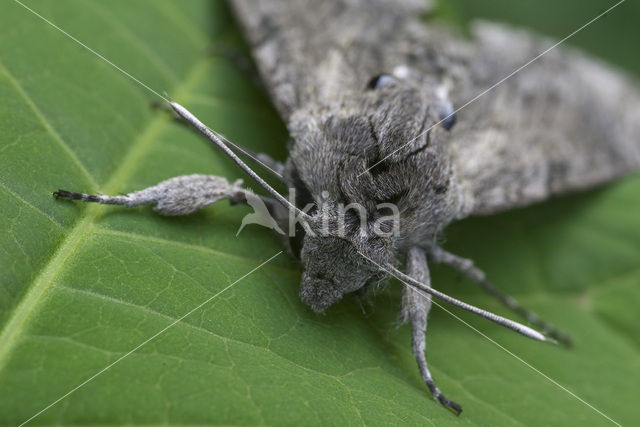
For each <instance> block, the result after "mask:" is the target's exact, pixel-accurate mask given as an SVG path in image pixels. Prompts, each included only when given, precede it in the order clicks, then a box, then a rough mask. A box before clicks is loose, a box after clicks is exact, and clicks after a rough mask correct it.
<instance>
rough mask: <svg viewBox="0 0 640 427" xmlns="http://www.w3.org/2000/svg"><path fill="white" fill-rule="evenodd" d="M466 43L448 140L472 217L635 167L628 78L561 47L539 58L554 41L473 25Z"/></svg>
mask: <svg viewBox="0 0 640 427" xmlns="http://www.w3.org/2000/svg"><path fill="white" fill-rule="evenodd" d="M473 36H474V39H473V44H474V49H473V53H472V55H471V56H470V57H469V63H468V72H467V73H465V74H463V75H462V76H461V78H459V79H458V80H457V82H455V83H454V87H453V88H452V91H451V96H452V98H453V103H454V105H455V107H456V108H460V107H463V106H464V107H463V108H462V110H460V111H459V112H458V113H457V119H458V124H457V125H456V126H455V127H454V128H453V129H452V132H451V141H452V149H453V150H452V152H453V159H454V165H455V167H456V169H457V170H458V173H459V174H460V178H461V179H462V181H463V183H464V186H465V188H467V189H468V194H469V196H470V197H469V198H470V200H471V201H472V203H470V210H471V212H472V213H474V214H489V213H494V212H498V211H502V210H506V209H510V208H514V207H519V206H524V205H527V204H530V203H533V202H536V201H540V200H543V199H546V198H548V197H550V196H553V195H557V194H562V193H566V192H572V191H577V190H580V189H584V188H588V187H592V186H595V185H598V184H601V183H604V182H607V181H609V180H611V179H613V178H616V177H619V176H621V175H624V174H627V173H629V172H630V171H632V170H634V169H636V168H637V167H638V165H640V91H639V89H638V86H637V85H636V82H635V81H632V79H630V78H629V77H627V76H625V75H624V74H623V73H621V72H619V71H617V70H615V69H614V68H613V67H611V66H609V65H606V64H604V63H603V62H601V61H599V60H596V59H594V58H589V57H588V56H586V55H585V54H582V53H580V52H578V51H576V50H574V49H571V48H569V47H567V46H565V45H563V46H559V47H557V48H553V49H551V50H549V51H548V52H546V53H545V51H547V50H548V49H550V48H551V47H552V46H553V45H554V41H551V40H548V39H545V38H542V37H538V36H534V35H532V34H531V33H529V32H526V31H519V30H514V29H512V28H509V27H507V26H503V25H496V24H488V23H482V22H480V23H476V24H475V25H474V26H473ZM543 53H544V54H543ZM541 54H543V55H542V56H540V57H539V58H538V59H535V58H536V57H538V56H539V55H541ZM534 59H535V60H534ZM532 60H533V61H532ZM516 70H519V71H517V72H516ZM514 72H515V74H513V73H514ZM511 74H513V75H511ZM510 75H511V77H509V76H510ZM507 77H508V78H507ZM504 78H507V79H506V80H504V81H503V82H502V83H500V81H501V80H503V79H504ZM496 84H497V86H496V87H494V88H493V89H491V90H489V91H488V92H486V93H485V94H483V92H485V91H487V90H488V89H489V88H491V87H492V86H494V85H496ZM481 94H482V95H481ZM480 95H481V96H480ZM478 96H479V97H478ZM474 98H477V99H474ZM467 103H468V105H466V106H465V104H467Z"/></svg>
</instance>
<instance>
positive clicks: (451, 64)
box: [232, 0, 640, 215]
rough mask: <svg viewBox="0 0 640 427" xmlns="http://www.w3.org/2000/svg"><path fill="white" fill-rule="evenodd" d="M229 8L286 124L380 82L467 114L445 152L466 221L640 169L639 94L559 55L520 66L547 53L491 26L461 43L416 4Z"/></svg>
mask: <svg viewBox="0 0 640 427" xmlns="http://www.w3.org/2000/svg"><path fill="white" fill-rule="evenodd" d="M232 4H233V6H234V9H235V11H236V14H237V16H238V18H239V21H240V22H241V24H242V25H243V27H244V29H245V33H246V35H247V37H248V41H249V43H250V44H251V47H252V51H253V54H254V56H255V59H256V61H257V63H258V67H259V69H260V72H261V74H262V77H263V79H264V81H265V82H266V86H267V89H268V90H269V92H270V95H271V98H272V100H273V102H274V104H275V106H276V107H277V109H278V110H279V112H280V113H281V115H282V117H283V119H284V120H285V122H289V121H290V118H291V115H292V114H293V113H294V112H296V111H299V110H305V114H312V113H313V110H309V109H308V108H307V107H308V106H309V105H314V104H321V103H326V102H331V101H336V100H340V98H341V97H344V96H348V95H349V93H352V91H362V90H363V89H364V87H365V85H366V83H367V81H368V80H369V79H370V78H371V77H372V76H374V75H376V74H379V73H381V72H387V73H390V72H397V74H401V75H404V78H406V79H409V80H411V81H413V82H415V83H416V84H417V85H422V86H423V87H424V88H426V90H425V92H427V93H428V92H429V91H430V90H431V92H433V88H438V87H441V88H442V92H443V96H447V97H448V98H449V100H450V101H451V102H452V104H453V107H454V108H460V107H463V108H462V109H461V110H460V111H458V112H457V123H456V124H455V126H453V128H452V129H451V133H450V141H451V142H450V143H451V153H452V161H453V166H454V169H455V170H457V174H458V177H459V180H460V181H461V182H462V183H463V188H464V189H465V196H466V197H465V199H466V201H467V203H465V205H466V210H465V212H464V213H463V214H465V215H467V214H489V213H494V212H498V211H502V210H506V209H510V208H514V207H518V206H524V205H527V204H530V203H533V202H536V201H540V200H543V199H546V198H548V197H550V196H552V195H555V194H561V193H565V192H570V191H576V190H580V189H583V188H587V187H591V186H594V185H597V184H600V183H603V182H606V181H608V180H611V179H613V178H616V177H618V176H621V175H624V174H626V173H629V172H630V171H631V170H633V169H635V168H637V167H638V165H639V164H640V137H639V136H638V135H640V93H639V90H638V88H637V86H636V85H635V82H633V81H632V80H631V79H630V78H628V77H626V76H625V75H624V74H623V73H621V72H619V71H616V70H615V69H613V68H612V67H611V66H608V65H605V64H603V63H602V62H600V61H598V60H596V59H592V58H589V57H587V56H585V55H584V54H581V53H579V52H577V51H575V50H572V49H570V48H568V47H566V45H562V46H559V47H557V48H554V49H551V50H550V51H548V52H547V53H545V54H544V55H542V56H540V58H538V59H536V60H535V61H532V62H531V63H530V64H528V65H527V63H528V62H529V61H531V60H532V59H534V58H536V57H537V56H538V55H540V54H541V53H543V52H545V51H546V50H547V49H548V48H550V47H551V46H553V44H554V42H553V41H551V40H548V39H545V38H542V37H538V36H534V35H532V34H531V33H529V32H526V31H519V30H514V29H511V28H509V27H507V26H503V25H495V24H488V23H476V24H474V25H473V29H472V34H473V37H472V39H471V40H465V39H463V38H461V37H459V36H457V35H455V34H454V33H453V32H451V31H449V30H448V29H447V28H444V27H440V26H438V25H437V24H434V23H433V22H429V21H424V20H423V19H421V16H422V15H423V13H424V12H425V11H426V9H425V5H426V2H425V1H424V0H396V1H393V2H390V1H387V0H369V1H363V0H322V1H318V0H296V1H288V0H232ZM525 65H526V66H525ZM523 66H524V67H523ZM520 68H522V69H521V70H519V69H520ZM516 70H519V71H517V72H516V73H515V74H513V75H512V76H510V75H511V74H512V73H514V71H516ZM508 76H510V77H509V78H507V79H506V80H504V81H502V82H501V80H503V79H504V78H506V77H508ZM498 82H500V83H499V84H497V85H496V83H498ZM494 85H496V86H495V87H494V88H492V86H494ZM489 88H492V89H491V90H488V89H489ZM487 90H488V91H487ZM485 92H486V93H485ZM479 95H481V96H479ZM467 104H468V105H467Z"/></svg>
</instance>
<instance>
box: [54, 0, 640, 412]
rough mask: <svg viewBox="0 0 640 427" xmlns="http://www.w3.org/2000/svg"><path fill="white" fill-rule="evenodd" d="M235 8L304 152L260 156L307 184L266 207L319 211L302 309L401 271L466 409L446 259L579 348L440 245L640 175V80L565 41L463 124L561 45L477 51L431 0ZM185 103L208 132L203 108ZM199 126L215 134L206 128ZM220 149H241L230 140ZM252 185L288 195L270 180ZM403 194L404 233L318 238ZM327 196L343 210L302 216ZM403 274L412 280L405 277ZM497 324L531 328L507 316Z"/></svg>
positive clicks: (231, 194)
mask: <svg viewBox="0 0 640 427" xmlns="http://www.w3.org/2000/svg"><path fill="white" fill-rule="evenodd" d="M232 4H233V6H234V8H235V11H236V13H237V16H238V18H239V21H240V23H241V24H242V26H243V27H244V29H245V33H246V36H247V39H248V41H249V44H250V45H251V48H252V51H253V55H254V57H255V59H256V62H257V64H258V68H259V71H260V73H261V76H262V79H263V81H264V83H265V86H266V88H267V90H268V92H269V94H270V96H271V98H272V100H273V103H274V104H275V106H276V108H277V109H278V111H279V112H280V114H281V116H282V118H283V119H284V120H285V122H286V123H287V126H288V129H289V132H290V134H291V136H292V137H293V139H294V141H295V142H294V144H293V145H292V147H291V152H290V157H289V159H288V160H287V162H286V163H285V164H280V163H278V162H276V161H274V160H272V159H270V158H268V157H267V156H260V157H259V158H260V159H261V160H262V161H263V162H265V163H267V164H268V165H269V166H270V167H271V168H272V169H273V170H275V171H277V172H278V173H281V174H282V175H283V176H284V181H285V182H286V183H287V184H288V185H289V187H290V188H293V189H295V190H296V191H295V194H296V196H295V200H294V202H295V208H293V207H292V206H290V205H289V204H288V201H287V200H286V199H284V197H282V196H280V197H278V196H279V195H278V194H274V193H273V192H272V196H273V198H263V199H264V201H265V203H266V204H267V205H268V207H269V209H270V210H271V213H272V215H273V216H274V217H275V218H276V220H278V221H283V222H284V221H286V219H287V218H288V214H289V212H290V211H291V210H293V211H297V212H298V213H299V214H301V217H302V218H303V221H302V225H303V226H302V227H301V228H299V230H298V233H296V235H295V236H293V237H292V238H291V239H289V240H288V241H286V242H285V243H286V244H287V245H288V247H289V249H290V250H291V252H293V253H294V254H295V255H298V256H299V257H300V259H301V262H302V266H303V270H304V272H303V275H302V281H301V287H300V297H301V299H302V301H303V302H305V303H306V304H308V305H310V306H311V307H312V308H313V309H314V310H316V311H319V312H322V311H324V310H325V309H326V308H327V307H329V306H330V305H332V304H334V303H335V302H337V301H338V300H340V299H341V298H342V297H343V295H345V294H347V293H351V292H359V291H362V290H364V289H367V288H369V287H370V286H371V285H372V284H373V283H376V282H378V281H380V280H383V279H384V278H386V277H388V276H390V275H395V276H400V277H401V279H403V282H404V283H405V287H404V289H403V292H404V294H403V301H402V311H401V319H402V320H404V321H411V324H412V330H413V334H412V338H413V352H414V354H415V357H416V360H417V362H418V366H419V369H420V373H421V376H422V377H423V379H424V381H425V383H426V384H427V386H428V388H429V390H430V391H431V393H432V395H433V396H434V398H435V399H436V400H437V401H438V402H440V403H441V404H443V405H445V406H447V407H449V408H451V409H452V410H454V411H455V412H457V413H459V412H460V411H461V407H460V405H458V404H457V403H455V402H453V401H451V400H449V399H448V398H446V397H445V396H444V395H443V394H442V393H441V392H440V390H439V389H438V388H437V387H436V385H435V383H434V380H433V378H432V376H431V373H430V371H429V369H428V365H427V361H426V356H425V332H426V325H427V315H428V312H429V309H430V306H431V300H430V297H429V296H428V295H425V293H424V292H432V293H433V292H434V291H433V290H430V289H429V288H428V286H429V270H428V263H444V264H447V265H450V266H452V267H454V268H456V269H459V270H461V271H462V272H464V273H465V274H467V275H468V276H469V277H470V278H471V279H472V280H474V281H475V282H476V283H478V284H479V285H480V286H481V287H483V288H484V289H486V290H487V291H489V292H490V293H492V294H493V295H495V296H496V297H498V298H499V299H500V300H501V301H502V302H503V303H504V304H505V305H507V306H508V307H510V308H512V309H514V310H515V311H517V312H519V313H520V314H522V315H523V316H524V317H525V318H526V319H527V321H528V322H529V323H531V324H532V325H534V326H537V327H540V328H541V329H542V330H543V332H544V333H545V334H546V335H548V336H549V337H552V338H556V339H558V340H561V341H567V340H568V337H566V335H564V334H562V333H561V332H559V331H558V330H556V329H555V328H554V327H553V326H552V325H550V324H548V323H546V322H544V321H543V320H541V319H539V318H538V317H537V316H536V315H535V314H533V313H531V312H529V311H526V310H525V309H523V308H522V307H520V306H519V305H518V303H517V302H516V301H515V300H513V298H511V297H509V296H507V295H504V294H502V293H501V292H500V291H498V290H497V289H496V288H494V287H493V286H492V285H491V284H490V283H489V282H488V281H487V280H486V279H485V277H484V274H483V273H482V271H480V270H479V269H477V268H476V267H475V266H474V265H473V263H471V262H470V261H469V260H465V259H462V258H460V257H457V256H455V255H454V254H451V253H448V252H446V251H445V250H444V249H442V248H441V247H439V246H438V244H437V238H438V237H439V236H440V235H441V233H442V232H443V230H444V229H445V228H446V226H447V225H448V224H450V223H451V222H453V221H456V220H459V219H462V218H465V217H467V216H470V215H484V214H491V213H495V212H499V211H502V210H506V209H511V208H514V207H519V206H525V205H527V204H530V203H533V202H536V201H540V200H543V199H545V198H548V197H550V196H552V195H557V194H562V193H566V192H570V191H576V190H579V189H582V188H587V187H591V186H594V185H597V184H599V183H603V182H606V181H608V180H611V179H613V178H616V177H619V176H621V175H624V174H626V173H629V172H630V171H632V170H634V169H635V168H637V166H638V164H639V163H640V143H639V142H638V139H637V136H636V135H637V133H638V131H640V120H639V118H640V92H639V91H638V89H637V88H636V87H635V86H634V83H633V82H631V81H630V80H629V79H628V78H626V77H625V76H623V75H621V74H620V73H618V72H616V71H614V70H612V69H611V68H609V67H607V66H605V65H602V64H601V63H599V62H598V61H596V60H593V59H590V58H587V57H586V56H584V55H582V54H580V53H578V52H575V51H572V50H569V49H566V48H559V49H557V50H553V51H550V52H549V53H548V54H546V55H544V56H543V57H541V58H540V59H539V60H538V61H536V62H534V63H532V64H531V65H530V66H528V67H526V68H524V69H523V70H522V71H521V72H519V73H517V74H516V75H514V76H513V77H512V78H510V79H508V80H506V81H504V83H502V84H501V85H499V86H497V87H496V88H495V89H494V90H493V91H492V92H491V93H489V94H487V95H486V96H483V97H480V98H477V99H476V100H475V101H474V102H472V103H470V104H468V105H467V106H466V107H465V108H464V109H463V110H461V111H459V112H458V113H456V115H453V114H452V113H453V112H454V111H455V109H456V108H457V107H459V106H462V105H465V103H467V102H468V101H469V100H472V99H474V98H475V97H476V96H477V95H478V93H482V92H483V91H484V90H485V89H486V88H487V87H490V86H491V85H492V84H493V83H495V81H496V80H497V79H498V78H500V77H502V76H505V75H508V74H509V73H511V72H512V71H513V70H515V69H517V68H518V67H519V66H521V65H522V64H523V63H526V61H528V60H530V59H531V58H533V57H535V56H536V55H537V54H539V53H540V52H541V51H543V50H544V49H545V48H546V47H548V46H549V45H550V43H549V42H548V41H546V40H544V39H541V38H538V37H535V36H531V35H530V34H528V33H524V32H520V31H516V30H512V29H509V28H507V27H504V26H499V25H492V24H486V23H479V24H476V25H475V26H474V28H473V31H472V33H473V38H472V40H470V41H468V40H463V39H461V38H459V37H458V36H456V35H454V34H453V33H452V32H450V31H448V30H447V29H446V28H443V27H440V26H438V25H437V24H435V23H433V22H423V21H421V20H420V19H419V16H420V15H421V14H423V13H424V12H425V4H424V2H421V1H410V0H402V1H397V2H384V1H382V0H375V1H369V2H364V1H358V0H351V1H347V0H342V1H341V0H332V1H322V2H319V1H315V2H314V1H311V0H298V1H296V2H286V1H284V0H258V1H256V0H234V1H232ZM172 105H173V107H174V109H175V110H176V112H177V113H178V114H179V115H180V117H182V118H184V119H185V120H187V121H188V122H189V123H191V124H195V125H196V126H198V124H199V122H198V121H197V119H195V117H193V116H191V115H190V114H189V113H188V111H186V110H184V109H183V108H182V107H180V106H179V105H177V104H172ZM199 130H200V131H201V132H202V133H205V134H207V132H208V130H207V129H206V127H204V125H202V127H200V128H199ZM207 136H208V137H209V138H210V139H212V140H213V139H215V138H216V135H215V134H213V133H211V134H208V135H207ZM218 142H219V146H221V148H223V149H224V147H223V146H224V141H218ZM220 144H221V145H220ZM227 154H229V155H231V156H233V154H232V153H229V152H227ZM251 176H252V177H254V178H256V179H259V183H260V184H261V185H262V186H264V187H265V188H267V190H270V189H271V187H269V186H268V185H267V184H266V183H264V181H262V180H261V179H260V178H259V177H257V175H256V174H255V173H254V174H253V175H251ZM323 193H326V194H327V195H326V196H325V195H323ZM56 195H58V196H60V197H69V198H74V199H81V200H86V201H93V202H101V203H113V204H124V205H136V204H143V203H155V204H156V210H158V211H159V212H160V213H162V214H168V215H176V214H178V215H180V214H186V213H189V212H192V211H194V210H196V209H199V208H201V207H203V206H205V205H207V204H210V203H213V202H215V201H218V200H221V199H224V198H227V199H230V200H231V201H232V202H233V203H244V202H246V200H247V198H248V197H250V196H249V193H248V192H247V191H246V190H243V189H242V188H240V187H239V186H238V185H237V184H236V183H234V184H229V183H228V182H227V181H226V180H225V179H224V178H220V177H213V176H202V175H192V176H185V177H178V178H174V179H172V180H168V181H165V182H163V183H161V184H159V185H157V186H154V187H151V188H149V189H146V190H142V191H141V192H137V193H132V194H129V195H124V196H112V197H110V196H90V195H85V194H80V193H71V192H67V191H64V190H60V191H58V192H56ZM390 201H391V202H393V203H394V204H396V205H397V206H398V207H399V209H400V212H401V217H400V219H401V221H400V224H399V225H400V230H399V233H398V235H394V236H391V237H385V238H381V237H380V236H377V235H373V234H367V233H365V234H362V233H359V230H358V229H357V228H354V229H353V230H350V233H348V235H347V236H346V237H345V236H341V237H336V236H335V235H319V234H315V235H314V233H313V231H314V230H315V231H317V224H318V222H319V219H320V218H321V217H322V216H323V215H324V216H329V217H330V218H331V217H332V214H335V208H334V207H335V205H337V204H340V203H351V202H355V203H358V204H360V205H363V206H365V207H367V208H368V209H367V210H368V211H371V212H373V209H372V204H374V205H375V203H378V202H390ZM309 202H316V203H318V204H323V206H324V207H325V208H326V209H325V210H323V211H316V212H308V213H305V212H300V210H302V209H304V207H305V206H306V205H307V203H309ZM372 202H375V203H372ZM402 263H403V264H404V265H405V271H406V276H405V275H400V273H399V272H397V271H396V270H394V266H395V265H399V264H402ZM420 285H422V287H420ZM439 296H441V297H442V295H439ZM466 308H469V307H466ZM470 309H471V308H470ZM485 317H488V315H486V314H485ZM492 320H496V319H492ZM497 321H498V322H499V323H501V324H504V325H510V326H509V327H512V328H514V329H516V330H518V326H517V325H513V324H512V323H507V321H506V319H501V318H500V319H497ZM518 331H519V332H522V333H525V334H527V335H528V336H532V337H534V338H538V339H541V340H545V339H546V338H545V337H544V336H536V335H535V334H533V333H532V332H528V331H526V330H524V329H519V330H518Z"/></svg>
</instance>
